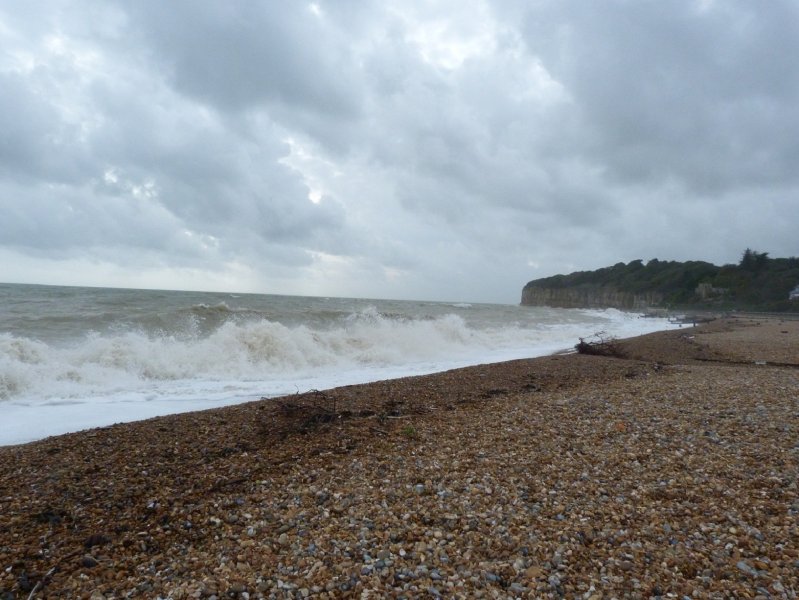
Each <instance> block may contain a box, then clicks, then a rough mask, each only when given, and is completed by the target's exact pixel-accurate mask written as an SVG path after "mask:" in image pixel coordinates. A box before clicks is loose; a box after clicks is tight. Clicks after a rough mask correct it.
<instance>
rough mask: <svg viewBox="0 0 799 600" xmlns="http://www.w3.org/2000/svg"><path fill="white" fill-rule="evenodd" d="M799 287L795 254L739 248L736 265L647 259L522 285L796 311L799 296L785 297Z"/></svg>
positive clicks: (676, 304) (679, 304) (674, 304)
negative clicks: (741, 250)
mask: <svg viewBox="0 0 799 600" xmlns="http://www.w3.org/2000/svg"><path fill="white" fill-rule="evenodd" d="M797 286H799V258H797V257H792V258H769V256H768V252H756V251H754V250H750V249H749V248H747V249H746V251H744V253H743V255H742V257H741V260H740V262H739V263H738V264H737V265H724V266H721V267H718V266H716V265H713V264H711V263H708V262H702V261H688V262H677V261H660V260H658V259H656V258H655V259H652V260H650V261H649V262H648V263H646V264H644V263H643V261H641V260H634V261H632V262H630V263H627V264H624V263H621V262H620V263H617V264H615V265H613V266H612V267H605V268H602V269H597V270H596V271H579V272H576V273H571V274H570V275H555V276H553V277H546V278H544V279H536V280H534V281H531V282H530V283H528V284H527V285H526V286H525V288H548V289H564V288H581V287H585V288H588V287H599V288H606V289H614V290H617V291H619V292H627V293H632V294H646V293H651V292H655V293H658V294H661V295H662V296H663V303H662V305H663V306H665V307H671V308H709V309H721V310H732V309H739V310H759V311H799V299H794V300H789V299H788V296H789V294H790V292H791V290H793V289H794V288H796V287H797Z"/></svg>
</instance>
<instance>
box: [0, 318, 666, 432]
mask: <svg viewBox="0 0 799 600" xmlns="http://www.w3.org/2000/svg"><path fill="white" fill-rule="evenodd" d="M636 314H637V313H636ZM639 316H640V315H639ZM616 326H617V327H618V328H619V329H621V330H625V329H627V331H624V332H623V333H621V335H625V334H627V335H629V334H631V333H638V334H640V333H641V332H642V331H647V330H651V328H652V327H657V326H662V327H664V328H666V329H668V328H670V327H673V325H670V324H668V323H667V322H665V321H664V320H662V321H659V322H658V324H657V325H654V324H652V325H651V327H650V326H642V327H634V328H632V331H629V329H630V327H629V325H626V324H624V323H621V324H619V323H617V324H616ZM588 330H590V328H587V331H588ZM577 335H578V333H574V337H573V338H572V337H571V336H570V335H569V336H565V337H564V336H561V337H562V338H564V339H561V340H560V341H552V340H540V341H538V342H537V343H536V342H533V343H532V345H531V346H525V347H521V346H520V345H518V344H517V345H516V346H509V347H506V348H502V347H500V348H484V349H483V351H482V352H480V353H479V354H478V353H477V351H472V352H467V353H463V354H462V355H458V356H452V355H451V356H447V357H445V356H435V357H432V358H419V359H417V361H416V362H413V361H411V362H406V363H400V364H382V363H376V364H369V363H368V361H367V362H366V363H363V364H359V365H356V364H348V365H346V364H345V366H343V367H341V368H335V367H334V366H332V365H322V366H321V367H320V368H317V369H313V370H311V369H306V370H305V371H300V372H291V370H290V369H289V373H287V374H286V376H285V377H283V376H279V375H276V374H275V373H270V374H268V375H265V377H264V379H263V380H260V377H258V376H255V377H254V378H250V377H243V378H242V379H241V381H235V380H233V381H230V382H227V383H226V382H224V381H222V382H217V381H214V378H210V379H209V380H207V381H204V378H203V377H195V378H194V379H192V378H189V379H187V380H186V381H185V382H184V381H181V380H179V379H178V380H175V382H174V386H173V387H174V389H173V390H172V392H174V393H171V392H170V391H169V390H168V386H169V379H168V378H167V379H166V380H164V382H159V385H157V386H156V389H154V390H153V393H152V394H150V393H147V391H146V390H147V386H146V385H145V384H142V386H141V387H140V388H139V389H137V388H136V387H133V388H130V387H127V388H120V389H119V390H114V389H109V390H108V391H109V392H110V393H109V394H108V395H105V394H102V393H100V392H97V393H89V394H87V395H86V396H85V397H72V396H71V395H69V394H68V395H66V396H64V397H61V396H55V397H53V398H48V397H47V396H44V397H39V398H28V397H21V398H16V397H12V398H6V400H5V401H4V402H2V403H0V407H2V408H3V412H4V417H5V423H6V428H5V431H2V432H0V447H7V446H13V445H20V444H26V443H30V442H33V441H37V440H41V439H45V438H47V437H51V436H57V435H63V434H66V433H75V432H79V431H87V430H89V429H93V428H98V427H107V426H109V425H113V424H117V423H130V422H135V421H141V420H147V419H151V418H156V417H159V416H167V415H171V414H182V413H189V412H197V411H203V410H211V409H214V408H219V407H225V406H233V405H236V404H241V403H247V402H252V401H256V400H257V399H258V398H259V397H270V398H279V397H283V396H285V395H290V394H293V393H302V392H305V391H308V390H313V389H334V388H337V387H341V386H344V385H356V384H363V383H372V382H377V381H382V380H388V379H400V378H405V377H413V376H417V375H429V374H435V373H438V372H442V371H448V370H452V369H456V368H463V367H468V366H474V365H477V364H487V363H492V364H493V363H500V362H505V361H508V360H517V359H520V358H532V357H540V356H547V355H550V354H558V353H563V352H568V351H569V349H570V348H571V347H572V346H571V345H569V346H566V345H567V344H569V342H571V344H573V343H574V342H576V341H577V339H578V338H577ZM564 347H565V349H564ZM122 375H123V376H124V375H126V373H122ZM67 379H68V377H67ZM223 379H224V378H223ZM197 382H200V383H201V385H203V386H204V389H203V390H202V391H199V392H198V391H196V390H195V389H194V388H193V386H194V385H195V384H196V383H197ZM0 383H2V382H0ZM12 383H13V382H12ZM145 383H146V382H145ZM162 384H163V385H162ZM1 391H2V390H0V392H1ZM126 395H127V396H129V397H125V396H126Z"/></svg>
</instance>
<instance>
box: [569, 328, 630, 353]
mask: <svg viewBox="0 0 799 600" xmlns="http://www.w3.org/2000/svg"><path fill="white" fill-rule="evenodd" d="M574 349H575V350H577V353H578V354H590V355H593V356H611V357H613V358H626V357H627V353H626V352H625V351H624V350H623V349H622V347H621V344H620V343H619V341H618V340H617V339H616V338H615V337H613V336H610V335H607V334H606V333H605V332H604V331H599V332H597V333H595V334H594V335H592V336H591V337H589V338H580V343H579V344H577V345H575V346H574Z"/></svg>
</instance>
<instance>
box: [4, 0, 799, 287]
mask: <svg viewBox="0 0 799 600" xmlns="http://www.w3.org/2000/svg"><path fill="white" fill-rule="evenodd" d="M798 225H799V3H797V2H796V1H795V0H770V1H769V2H757V3H755V2H751V1H749V0H717V1H713V0H674V1H673V2H663V1H662V0H629V1H626V0H607V1H603V2H590V1H587V0H581V1H577V0H551V1H547V0H541V1H539V0H482V1H481V0H474V1H471V0H467V1H464V0H441V1H434V0H431V1H428V2H421V1H415V0H375V1H371V0H357V1H356V0H329V1H325V0H316V1H314V2H305V1H302V0H296V1H294V0H292V1H286V0H261V1H254V0H251V1H250V0H242V1H239V2H218V1H210V0H191V1H190V0H170V1H169V2H163V1H162V0H137V1H136V2H122V1H119V2H115V1H113V0H112V1H109V0H77V1H74V0H73V1H70V2H67V1H59V0H42V1H39V2H35V3H31V2H28V1H27V0H20V1H17V0H4V2H2V3H0V281H5V282H16V283H45V284H58V285H91V286H109V287H132V288H164V289H192V290H218V291H238V292H262V293H275V294H297V295H313V296H347V297H367V298H398V299H400V298H401V299H425V300H459V301H474V302H501V303H518V302H519V299H520V296H521V289H522V287H523V285H524V284H525V283H526V282H527V281H529V280H531V279H537V278H540V277H546V276H549V275H553V274H556V273H569V272H572V271H575V270H588V269H595V268H599V267H603V266H608V265H612V264H615V263H617V262H620V261H621V262H629V261H631V260H636V259H642V260H644V261H645V262H646V261H648V260H650V259H652V258H658V259H660V260H706V261H709V262H713V263H715V264H725V263H735V262H737V261H738V260H739V259H740V256H741V254H742V252H743V250H744V249H745V248H747V247H750V248H753V249H755V250H758V251H761V252H769V253H770V255H771V256H773V257H781V256H796V255H798V254H799V235H798V234H799V228H798V227H797V226H798Z"/></svg>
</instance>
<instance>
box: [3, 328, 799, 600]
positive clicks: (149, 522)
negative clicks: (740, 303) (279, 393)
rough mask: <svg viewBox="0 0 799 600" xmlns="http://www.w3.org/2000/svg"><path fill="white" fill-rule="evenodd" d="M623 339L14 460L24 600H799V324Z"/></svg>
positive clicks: (236, 409) (133, 426)
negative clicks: (768, 599)
mask: <svg viewBox="0 0 799 600" xmlns="http://www.w3.org/2000/svg"><path fill="white" fill-rule="evenodd" d="M783 332H784V333H783ZM620 343H621V346H622V348H623V350H624V352H625V353H626V355H627V358H623V359H622V358H609V357H603V356H586V355H580V354H576V353H571V354H556V355H550V356H545V357H540V358H535V359H522V360H515V361H509V362H504V363H496V364H491V365H479V366H474V367H466V368H462V369H455V370H452V371H446V372H443V373H436V374H432V375H423V376H415V377H406V378H401V379H394V380H386V381H379V382H375V383H369V384H360V385H352V386H344V387H340V388H335V389H332V390H327V391H324V392H311V393H307V394H298V395H295V396H287V397H283V398H280V399H269V400H266V401H255V402H251V403H246V404H239V405H234V406H230V407H225V408H217V409H210V410H207V411H202V412H199V413H182V414H177V415H170V416H165V417H157V418H154V419H149V420H146V421H137V422H132V423H126V424H120V425H112V426H109V427H102V428H99V429H93V430H88V431H83V432H78V433H72V434H65V435H62V436H58V437H53V438H47V439H44V440H40V441H36V442H31V443H28V444H25V445H17V446H5V447H0V537H1V539H0V566H2V569H3V570H2V571H0V598H4V599H5V597H11V598H28V597H29V595H30V594H31V592H32V591H33V590H34V588H35V587H36V586H37V585H38V586H39V587H38V588H36V593H34V594H33V596H32V597H37V598H42V597H50V596H55V595H59V594H60V595H61V596H66V597H85V598H92V599H93V600H100V599H101V598H105V599H110V598H122V597H141V598H154V597H156V596H158V595H161V596H162V597H165V596H167V595H169V594H171V597H172V598H211V597H212V596H217V597H218V598H220V597H222V596H223V595H227V597H233V598H260V597H263V598H269V597H277V598H284V597H292V598H293V597H295V596H299V597H306V596H307V597H319V598H338V597H356V598H358V597H362V596H363V594H365V593H366V596H367V597H368V596H369V594H370V593H371V594H372V597H381V596H385V595H392V596H397V595H400V596H401V595H405V596H407V597H419V596H422V597H434V596H441V597H460V598H467V597H478V596H481V595H482V596H485V597H502V598H505V597H524V598H526V597H530V598H534V597H563V596H565V597H584V598H594V600H596V599H598V598H603V597H612V596H614V595H616V596H619V597H622V596H620V595H623V596H624V597H631V598H633V597H641V598H648V597H651V596H665V595H667V594H670V593H673V594H679V595H691V594H694V596H695V597H726V596H728V595H730V594H731V593H732V592H737V593H739V597H754V596H747V594H749V593H750V590H754V589H756V588H758V587H760V588H762V589H763V590H766V591H767V592H768V593H769V594H770V595H771V596H772V597H785V598H795V597H797V596H796V595H797V592H799V577H798V576H797V573H799V501H797V497H799V492H798V491H797V488H796V486H797V483H796V481H797V475H798V474H799V446H797V445H796V440H797V439H798V437H799V416H798V415H797V413H799V411H797V405H796V402H797V390H799V368H797V367H799V364H797V363H799V359H797V357H799V323H797V322H787V321H786V322H781V321H780V320H773V321H769V322H766V323H760V324H753V323H742V322H740V321H733V320H720V321H714V322H712V323H709V324H706V325H702V326H700V327H696V328H693V327H683V328H680V329H673V330H668V331H662V332H657V333H652V334H646V335H643V336H639V337H636V338H629V339H626V340H622V341H621V342H620ZM770 363H771V364H781V365H783V366H770ZM367 592H368V593H367ZM4 594H5V596H4Z"/></svg>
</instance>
